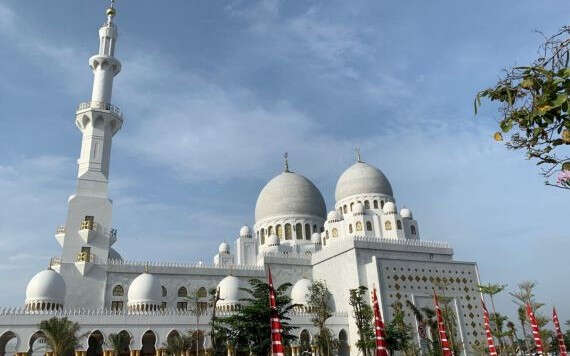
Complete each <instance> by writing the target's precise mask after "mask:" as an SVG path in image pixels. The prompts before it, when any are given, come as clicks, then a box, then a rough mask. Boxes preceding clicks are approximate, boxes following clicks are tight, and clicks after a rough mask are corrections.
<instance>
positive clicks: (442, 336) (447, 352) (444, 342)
mask: <svg viewBox="0 0 570 356" xmlns="http://www.w3.org/2000/svg"><path fill="white" fill-rule="evenodd" d="M433 303H434V304H435V313H436V314H437V328H438V330H439V342H440V344H441V351H442V353H443V356H453V351H451V347H449V340H448V339H447V332H446V331H445V324H444V323H443V315H442V314H441V308H440V307H439V302H438V301H437V294H435V291H433Z"/></svg>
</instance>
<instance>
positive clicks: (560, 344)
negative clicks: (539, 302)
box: [552, 307, 568, 356]
mask: <svg viewBox="0 0 570 356" xmlns="http://www.w3.org/2000/svg"><path fill="white" fill-rule="evenodd" d="M552 321H553V323H554V328H555V329H556V338H557V339H558V351H559V352H560V356H567V355H568V354H567V353H566V344H565V343H564V335H563V334H562V330H561V329H560V320H558V313H556V308H554V307H552Z"/></svg>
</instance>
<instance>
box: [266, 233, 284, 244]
mask: <svg viewBox="0 0 570 356" xmlns="http://www.w3.org/2000/svg"><path fill="white" fill-rule="evenodd" d="M280 243H281V241H279V237H278V236H277V235H275V234H272V235H269V237H268V238H267V246H279V244H280Z"/></svg>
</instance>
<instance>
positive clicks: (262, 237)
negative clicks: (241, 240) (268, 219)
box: [259, 229, 265, 245]
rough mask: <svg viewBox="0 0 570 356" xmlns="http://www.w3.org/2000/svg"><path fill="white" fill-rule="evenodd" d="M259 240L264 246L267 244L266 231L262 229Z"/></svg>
mask: <svg viewBox="0 0 570 356" xmlns="http://www.w3.org/2000/svg"><path fill="white" fill-rule="evenodd" d="M259 239H260V240H261V244H262V245H263V244H264V243H265V229H261V236H260V237H259Z"/></svg>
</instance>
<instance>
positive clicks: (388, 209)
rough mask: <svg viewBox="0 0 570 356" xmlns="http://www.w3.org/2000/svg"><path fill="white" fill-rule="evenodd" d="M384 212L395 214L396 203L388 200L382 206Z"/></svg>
mask: <svg viewBox="0 0 570 356" xmlns="http://www.w3.org/2000/svg"><path fill="white" fill-rule="evenodd" d="M382 211H383V212H384V214H396V204H394V203H393V202H391V201H389V202H386V204H384V208H383V209H382Z"/></svg>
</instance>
